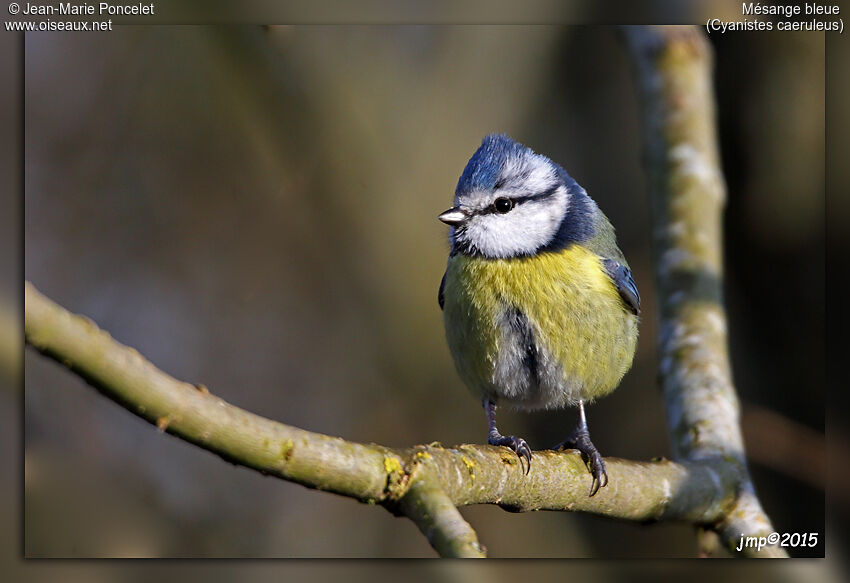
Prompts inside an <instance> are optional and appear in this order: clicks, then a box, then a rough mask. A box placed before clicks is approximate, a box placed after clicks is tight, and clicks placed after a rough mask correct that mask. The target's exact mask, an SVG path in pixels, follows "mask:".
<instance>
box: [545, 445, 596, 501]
mask: <svg viewBox="0 0 850 583" xmlns="http://www.w3.org/2000/svg"><path fill="white" fill-rule="evenodd" d="M552 449H554V450H556V451H559V450H563V449H577V450H578V451H579V452H580V453H581V455H582V457H583V458H584V459H585V462H586V463H587V465H588V467H589V469H590V475H591V476H592V478H593V479H592V481H591V482H590V494H589V496H594V495H595V494H596V493H597V492H598V491H599V488H601V487H603V486H607V485H608V470H607V469H606V468H605V460H603V459H602V455H601V454H600V453H599V450H598V449H596V446H595V445H593V442H592V441H590V434H589V433H588V432H587V431H586V430H577V431H575V432H574V433H573V434H572V435H571V436H570V437H568V438H567V439H565V440H564V441H562V442H561V443H559V444H558V445H556V446H555V447H554V448H552Z"/></svg>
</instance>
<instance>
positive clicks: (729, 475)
mask: <svg viewBox="0 0 850 583" xmlns="http://www.w3.org/2000/svg"><path fill="white" fill-rule="evenodd" d="M25 334H26V341H27V343H28V344H30V345H31V346H33V347H35V348H36V349H37V350H39V351H40V352H41V353H42V354H44V355H46V356H48V357H50V358H52V359H54V360H56V361H57V362H59V363H61V364H63V365H64V366H66V367H67V368H69V369H70V370H72V371H74V372H75V373H77V374H79V375H80V376H81V377H83V378H84V379H85V380H86V381H88V383H89V384H91V385H92V386H93V387H94V388H96V389H97V390H98V391H100V392H101V393H103V394H104V395H105V396H107V397H109V398H110V399H112V400H113V401H115V402H117V403H119V404H120V405H122V406H123V407H125V408H126V409H127V410H129V411H130V412H132V413H134V414H136V415H138V416H140V417H142V418H143V419H145V420H147V421H148V422H150V423H152V424H154V425H156V426H157V427H159V428H160V429H161V430H163V431H166V432H168V433H171V434H172V435H175V436H177V437H179V438H181V439H184V440H186V441H188V442H191V443H194V444H196V445H198V446H200V447H202V448H204V449H207V450H209V451H211V452H213V453H216V454H218V455H220V456H221V457H223V458H224V459H226V460H228V461H230V462H233V463H236V464H240V465H243V466H246V467H249V468H253V469H255V470H257V471H259V472H262V473H263V474H268V475H273V476H276V477H279V478H282V479H285V480H289V481H292V482H296V483H298V484H301V485H304V486H307V487H309V488H316V489H319V490H326V491H329V492H334V493H336V494H340V495H343V496H349V497H352V498H355V499H357V500H359V501H361V502H365V503H370V504H380V505H382V506H384V507H386V508H387V509H388V510H390V511H391V512H393V513H395V514H402V515H405V516H408V517H410V518H411V519H413V520H414V522H416V524H417V526H419V528H420V530H422V531H423V533H425V534H426V535H427V536H428V538H429V541H430V542H431V543H432V545H433V546H434V548H435V549H436V550H437V551H438V552H439V553H440V554H441V555H443V556H469V555H481V554H483V551H482V549H481V547H480V545H479V544H478V541H477V538H476V536H475V533H474V531H472V529H471V527H469V525H468V524H466V522H464V521H463V519H462V517H460V515H459V514H458V513H457V510H456V509H452V508H449V506H454V507H457V506H464V505H468V504H498V505H500V506H501V507H503V508H505V509H507V510H511V511H527V510H571V511H580V512H589V513H593V514H598V515H601V516H608V517H611V518H617V519H621V520H630V521H637V522H652V521H659V520H673V521H683V522H688V523H692V524H701V525H711V524H714V523H716V522H717V521H719V520H721V519H722V518H723V517H724V516H725V515H726V513H727V511H728V509H729V507H730V505H731V504H732V503H733V501H734V492H735V486H736V484H738V482H739V481H740V478H741V476H740V475H739V473H738V472H739V468H738V467H737V466H735V465H730V464H728V463H726V462H725V461H723V460H716V459H708V460H704V461H699V462H685V463H674V462H671V461H669V460H661V461H655V462H633V461H627V460H619V459H616V458H610V459H608V460H606V463H607V466H608V472H609V476H610V483H609V485H608V487H607V488H603V489H602V490H600V491H599V493H598V494H597V495H596V496H594V497H592V498H591V497H589V496H588V495H587V491H588V488H589V487H590V476H589V474H588V472H587V468H586V467H585V465H584V463H583V462H582V460H581V457H580V456H579V455H578V453H577V452H554V451H539V452H536V453H535V458H534V461H535V463H534V467H533V469H532V471H531V473H530V474H529V475H525V473H524V472H523V469H522V467H521V465H520V464H519V461H518V458H517V457H516V455H515V454H514V453H513V452H510V451H508V450H506V449H505V448H498V447H491V446H486V445H485V446H477V445H461V446H458V447H456V448H443V447H439V446H434V445H432V446H417V447H413V448H408V449H391V448H387V447H383V446H380V445H374V444H370V445H366V444H360V443H354V442H350V441H345V440H343V439H340V438H338V437H330V436H327V435H322V434H320V433H313V432H310V431H304V430H302V429H298V428H295V427H291V426H288V425H284V424H282V423H277V422H275V421H272V420H269V419H265V418H263V417H260V416H258V415H254V414H252V413H249V412H247V411H244V410H242V409H240V408H238V407H235V406H233V405H230V404H228V403H226V402H225V401H223V400H222V399H220V398H218V397H216V396H214V395H213V394H211V393H210V392H209V391H208V390H207V389H206V387H204V386H202V385H192V384H189V383H185V382H181V381H178V380H176V379H174V378H172V377H170V376H169V375H167V374H166V373H164V372H162V371H160V370H159V369H157V368H156V367H155V366H154V365H153V364H151V363H150V362H148V361H147V360H145V359H144V358H143V357H142V356H141V355H140V354H139V353H138V352H137V351H136V350H135V349H133V348H129V347H127V346H124V345H122V344H120V343H118V342H117V341H115V340H114V339H112V337H110V336H109V334H108V333H106V332H104V331H103V330H101V329H99V328H98V327H97V326H96V325H95V324H94V323H93V322H92V321H91V320H89V319H88V318H85V317H83V316H78V315H74V314H71V313H70V312H68V311H66V310H65V309H64V308H62V307H61V306H59V305H57V304H56V303H54V302H52V301H51V300H50V299H48V298H46V297H45V296H44V295H42V294H41V293H40V292H38V290H36V289H35V287H34V286H32V284H30V283H26V286H25Z"/></svg>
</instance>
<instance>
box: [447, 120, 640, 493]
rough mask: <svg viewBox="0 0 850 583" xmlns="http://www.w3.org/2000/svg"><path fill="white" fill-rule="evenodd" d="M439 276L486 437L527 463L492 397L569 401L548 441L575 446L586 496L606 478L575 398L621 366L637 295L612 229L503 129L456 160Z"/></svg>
mask: <svg viewBox="0 0 850 583" xmlns="http://www.w3.org/2000/svg"><path fill="white" fill-rule="evenodd" d="M439 219H440V220H441V221H442V222H444V223H446V224H448V225H449V226H450V229H449V242H450V245H451V251H450V254H449V259H448V265H447V267H446V272H445V275H443V280H442V282H441V284H440V290H439V303H440V307H441V308H442V310H443V320H444V323H445V328H446V339H447V340H448V344H449V349H450V351H451V354H452V357H453V359H454V363H455V367H456V368H457V371H458V373H459V375H460V377H461V379H462V380H463V381H464V382H465V384H466V385H467V386H468V387H469V389H470V390H471V391H472V392H473V393H474V394H475V395H476V396H478V397H480V398H481V400H482V404H483V405H484V409H485V411H486V413H487V420H488V423H489V436H488V440H487V442H488V443H489V444H491V445H496V446H507V447H509V448H510V449H512V450H513V451H514V452H516V454H517V455H518V456H519V457H520V461H523V460H524V461H525V462H526V465H527V469H526V473H528V471H530V468H531V457H532V454H531V448H530V447H529V446H528V443H527V442H526V441H525V440H524V439H522V438H519V437H515V436H513V435H508V436H504V435H502V434H501V433H499V430H498V429H497V427H496V405H497V404H502V403H505V404H507V405H510V406H513V407H515V408H518V409H523V410H535V409H552V408H562V407H566V406H568V405H571V406H576V407H578V413H579V422H578V426H577V427H576V428H575V430H574V431H573V432H572V433H571V434H570V436H569V437H568V438H567V439H566V440H565V441H564V442H562V443H560V444H558V445H557V446H556V447H555V449H564V448H568V447H569V448H573V449H577V450H579V451H580V452H581V453H582V454H583V456H584V457H585V459H586V460H587V463H588V464H589V466H590V473H591V476H592V480H591V487H590V496H593V495H594V494H596V492H597V491H598V490H599V488H600V486H606V485H607V483H608V473H607V471H606V468H605V462H604V460H603V459H602V456H601V455H600V454H599V451H598V450H597V449H596V447H595V446H594V445H593V442H592V441H591V440H590V433H589V432H588V428H587V418H586V416H585V410H584V407H585V404H587V403H590V402H591V401H593V400H594V399H596V398H598V397H602V396H605V395H607V394H609V393H610V392H611V391H613V390H614V389H615V388H616V387H617V385H619V383H620V380H621V379H622V378H623V375H624V374H625V373H626V371H628V370H629V368H630V367H631V364H632V359H633V357H634V353H635V347H636V345H637V337H638V314H639V313H640V296H639V295H638V290H637V286H636V284H635V281H634V279H633V277H632V274H631V271H630V270H629V266H628V263H626V259H625V257H623V253H622V252H621V251H620V249H619V248H618V247H617V241H616V237H615V235H614V228H613V227H612V226H611V223H610V222H609V221H608V219H607V218H606V217H605V215H604V214H602V211H600V210H599V208H598V207H597V206H596V203H595V202H594V201H593V199H591V198H590V196H588V194H587V192H585V190H584V189H583V188H582V187H581V186H579V185H578V183H577V182H576V181H575V180H573V179H572V178H571V177H570V175H569V174H567V172H566V171H565V170H564V169H563V168H561V167H560V166H559V165H558V164H556V163H554V162H553V161H552V160H550V159H549V158H547V157H546V156H543V155H541V154H537V153H535V152H534V151H533V150H531V149H530V148H528V147H526V146H523V145H522V144H519V143H517V142H515V141H513V140H512V139H511V138H509V137H508V136H505V135H496V134H493V135H489V136H487V137H486V138H484V140H483V142H482V143H481V147H479V148H478V150H477V151H476V152H475V154H474V155H473V156H472V158H471V159H470V160H469V162H468V163H467V165H466V168H465V169H464V171H463V174H462V175H461V177H460V180H459V181H458V184H457V190H456V192H455V198H454V207H453V208H451V209H449V210H447V211H446V212H444V213H442V214H441V215H440V216H439Z"/></svg>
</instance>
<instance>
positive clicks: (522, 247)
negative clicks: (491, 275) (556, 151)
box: [466, 189, 567, 258]
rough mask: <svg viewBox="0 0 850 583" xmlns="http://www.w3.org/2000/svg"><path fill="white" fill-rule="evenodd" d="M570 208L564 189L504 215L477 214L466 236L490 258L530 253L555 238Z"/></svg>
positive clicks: (522, 205)
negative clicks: (565, 213)
mask: <svg viewBox="0 0 850 583" xmlns="http://www.w3.org/2000/svg"><path fill="white" fill-rule="evenodd" d="M566 208H567V197H566V193H565V192H564V190H563V189H561V190H560V191H558V192H557V193H555V194H553V195H552V197H551V198H550V199H549V200H547V201H546V202H545V203H534V202H527V203H524V204H521V205H519V206H517V207H516V208H515V209H514V210H512V211H511V212H509V213H507V214H504V215H499V214H488V215H482V216H478V217H475V219H474V220H472V221H470V224H469V226H468V229H467V233H466V236H467V237H468V239H469V240H470V241H473V242H474V244H475V247H476V248H477V249H478V250H479V251H480V252H481V253H482V254H483V255H485V256H486V257H493V258H495V257H512V256H516V255H530V254H533V253H534V252H535V251H537V250H538V249H540V248H541V247H543V246H545V245H546V244H547V243H549V242H550V241H551V240H552V238H553V237H554V236H555V233H556V232H557V231H558V227H559V226H560V224H561V218H562V217H563V216H564V212H565V211H566Z"/></svg>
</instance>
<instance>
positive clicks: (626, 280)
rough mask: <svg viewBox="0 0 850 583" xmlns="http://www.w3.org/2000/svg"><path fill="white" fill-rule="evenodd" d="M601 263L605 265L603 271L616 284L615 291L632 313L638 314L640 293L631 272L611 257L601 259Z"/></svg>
mask: <svg viewBox="0 0 850 583" xmlns="http://www.w3.org/2000/svg"><path fill="white" fill-rule="evenodd" d="M602 264H603V265H604V266H605V271H606V272H607V273H608V275H609V276H610V277H611V279H612V280H613V281H614V285H616V286H617V291H618V292H619V293H620V297H621V298H623V301H624V302H626V305H627V306H628V307H629V309H630V310H631V311H632V313H633V314H634V315H638V314H640V294H639V293H638V289H637V284H636V283H635V278H634V277H632V272H631V271H630V270H629V268H628V267H626V266H625V265H623V264H621V263H619V262H617V261H614V260H613V259H603V260H602Z"/></svg>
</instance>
